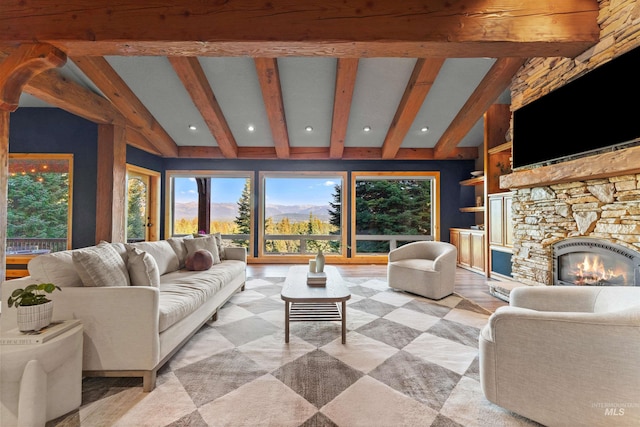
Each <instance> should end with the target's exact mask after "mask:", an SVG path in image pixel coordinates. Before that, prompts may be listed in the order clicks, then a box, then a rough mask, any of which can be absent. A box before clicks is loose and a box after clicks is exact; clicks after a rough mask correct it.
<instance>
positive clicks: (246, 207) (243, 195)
mask: <svg viewBox="0 0 640 427" xmlns="http://www.w3.org/2000/svg"><path fill="white" fill-rule="evenodd" d="M252 174H253V173H252V172H215V171H169V172H167V177H168V182H169V187H170V189H169V191H171V196H170V197H168V198H167V200H169V201H170V203H171V205H170V212H171V221H170V224H169V225H170V230H169V232H168V233H167V235H176V234H177V235H184V234H192V233H198V232H208V233H216V232H218V233H221V234H222V237H223V239H225V240H230V241H231V242H232V243H233V244H234V245H239V246H244V247H247V248H248V247H250V242H251V230H252V217H253V215H252V213H253V202H252V200H253V195H252V185H251V182H252V180H251V176H252ZM205 202H206V203H205ZM203 204H204V206H203ZM206 204H208V206H206ZM199 212H200V213H204V214H205V215H206V216H208V221H207V220H206V219H204V218H199ZM203 221H204V223H203Z"/></svg>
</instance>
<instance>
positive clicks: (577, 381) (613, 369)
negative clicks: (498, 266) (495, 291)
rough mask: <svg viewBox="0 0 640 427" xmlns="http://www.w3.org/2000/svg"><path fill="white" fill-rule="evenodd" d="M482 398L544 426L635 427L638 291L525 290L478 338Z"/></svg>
mask: <svg viewBox="0 0 640 427" xmlns="http://www.w3.org/2000/svg"><path fill="white" fill-rule="evenodd" d="M479 345H480V382H481V385H482V391H483V392H484V395H485V396H486V398H487V399H488V400H489V401H491V402H493V403H495V404H497V405H499V406H501V407H503V408H506V409H508V410H510V411H513V412H515V413H518V414H520V415H522V416H525V417H527V418H529V419H532V420H534V421H537V422H539V423H542V424H544V425H546V426H595V425H597V426H606V425H612V426H613V425H615V426H627V425H628V426H631V425H633V426H637V425H640V287H630V286H624V287H596V286H575V287H573V286H571V287H567V286H525V287H521V288H516V289H514V290H513V291H512V292H511V296H510V306H508V307H501V308H499V309H498V310H496V312H495V313H494V314H492V315H491V317H490V318H489V322H488V324H487V325H486V326H485V327H484V328H483V329H482V331H481V332H480V343H479Z"/></svg>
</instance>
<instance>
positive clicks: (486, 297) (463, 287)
mask: <svg viewBox="0 0 640 427" xmlns="http://www.w3.org/2000/svg"><path fill="white" fill-rule="evenodd" d="M291 265H293V264H249V265H247V276H248V277H284V276H286V275H287V270H288V269H289V267H291ZM335 267H336V268H337V269H338V271H339V272H340V274H341V275H342V277H345V278H347V277H382V276H386V275H387V266H386V265H385V264H365V265H353V264H336V265H335ZM486 282H487V278H486V277H485V276H484V275H482V274H478V273H474V272H472V271H469V270H465V269H463V268H458V269H457V270H456V284H455V291H456V293H458V294H460V295H462V296H463V297H465V298H468V299H470V300H471V301H473V302H475V303H476V304H478V305H479V306H481V307H484V308H486V309H487V310H490V311H495V310H496V309H497V308H498V307H502V306H504V305H509V304H508V303H506V302H504V301H502V300H501V299H498V298H496V297H494V296H492V295H491V294H489V288H488V286H487V284H486Z"/></svg>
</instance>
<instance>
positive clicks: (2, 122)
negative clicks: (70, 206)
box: [0, 110, 11, 283]
mask: <svg viewBox="0 0 640 427" xmlns="http://www.w3.org/2000/svg"><path fill="white" fill-rule="evenodd" d="M10 116H11V114H10V113H9V112H8V111H3V110H0V218H3V220H2V222H1V223H0V283H2V282H4V280H5V277H6V276H5V275H6V268H7V263H6V256H7V220H6V218H7V212H8V205H9V200H8V196H9V118H10Z"/></svg>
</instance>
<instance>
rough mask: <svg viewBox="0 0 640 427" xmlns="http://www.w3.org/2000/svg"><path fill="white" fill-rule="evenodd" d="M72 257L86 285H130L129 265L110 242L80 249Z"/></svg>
mask: <svg viewBox="0 0 640 427" xmlns="http://www.w3.org/2000/svg"><path fill="white" fill-rule="evenodd" d="M72 258H73V265H74V266H75V268H76V271H77V272H78V275H79V276H80V279H81V280H82V284H83V285H84V286H129V283H130V282H129V272H128V271H127V266H126V265H125V264H124V261H123V260H122V257H121V256H120V254H118V252H117V251H116V250H115V248H114V247H113V246H111V244H110V243H107V242H100V243H99V244H98V245H96V246H92V247H89V248H84V249H78V250H76V251H73V254H72Z"/></svg>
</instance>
